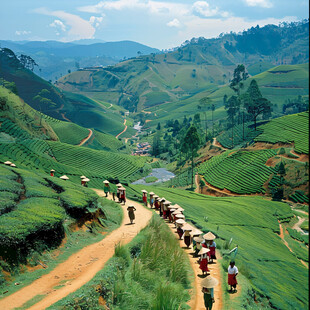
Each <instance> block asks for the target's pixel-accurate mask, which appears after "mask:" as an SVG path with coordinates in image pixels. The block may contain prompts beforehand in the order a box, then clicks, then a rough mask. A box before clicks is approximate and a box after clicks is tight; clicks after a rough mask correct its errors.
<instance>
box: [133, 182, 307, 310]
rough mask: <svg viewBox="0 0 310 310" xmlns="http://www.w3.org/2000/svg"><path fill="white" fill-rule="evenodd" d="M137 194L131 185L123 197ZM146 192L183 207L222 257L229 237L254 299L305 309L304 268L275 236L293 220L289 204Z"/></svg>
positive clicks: (167, 191) (158, 190)
mask: <svg viewBox="0 0 310 310" xmlns="http://www.w3.org/2000/svg"><path fill="white" fill-rule="evenodd" d="M141 189H142V186H139V185H135V186H130V188H128V196H132V197H133V196H134V195H135V193H138V192H140V191H141ZM150 190H152V191H154V192H155V194H157V195H159V196H160V197H165V198H166V199H168V200H169V201H171V202H172V203H177V204H179V205H180V206H182V207H183V208H184V209H185V211H184V214H185V217H186V219H187V221H192V222H193V223H194V224H195V225H196V226H197V227H198V228H199V229H202V230H203V231H204V232H207V231H212V232H213V233H214V234H215V235H216V236H217V237H218V238H217V243H218V244H219V246H221V245H222V252H223V253H225V252H227V250H225V249H224V244H225V243H227V242H229V240H230V239H231V238H232V243H231V247H234V246H235V245H238V247H239V251H238V255H237V258H236V264H237V266H240V267H241V266H242V269H241V270H243V271H240V272H243V273H244V275H246V277H247V281H248V282H249V283H250V285H251V287H252V289H254V290H255V291H256V293H257V294H258V295H261V296H265V297H267V298H268V299H269V302H270V304H271V306H272V307H274V308H277V309H287V308H288V307H289V308H292V309H305V305H307V304H308V284H307V283H308V278H307V269H306V268H305V267H304V266H303V265H302V264H301V263H300V262H299V260H298V259H297V258H296V257H295V255H294V254H292V253H291V252H290V251H289V250H288V249H287V248H286V246H285V245H284V244H283V243H282V241H281V239H280V237H279V236H278V234H279V224H278V221H277V219H278V218H280V217H281V218H284V217H288V218H290V217H292V216H293V214H292V212H291V209H290V207H289V205H288V204H285V203H281V202H273V201H269V200H266V199H263V198H261V197H229V198H227V197H225V198H217V197H210V196H205V195H200V194H196V193H193V192H186V191H184V190H178V189H166V188H161V187H154V186H151V187H150ZM291 275H294V277H293V278H292V276H291ZM279 279H281V280H279ZM248 298H250V297H249V296H248ZM244 303H245V304H247V301H246V300H244Z"/></svg>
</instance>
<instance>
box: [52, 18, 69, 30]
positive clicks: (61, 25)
mask: <svg viewBox="0 0 310 310" xmlns="http://www.w3.org/2000/svg"><path fill="white" fill-rule="evenodd" d="M50 27H53V28H57V29H61V30H62V31H66V26H65V24H64V23H63V22H62V21H61V20H59V19H55V20H54V21H53V22H52V23H51V24H50Z"/></svg>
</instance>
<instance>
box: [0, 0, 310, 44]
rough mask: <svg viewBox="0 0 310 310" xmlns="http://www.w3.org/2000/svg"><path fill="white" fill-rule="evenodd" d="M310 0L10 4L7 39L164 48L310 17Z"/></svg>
mask: <svg viewBox="0 0 310 310" xmlns="http://www.w3.org/2000/svg"><path fill="white" fill-rule="evenodd" d="M308 12H309V3H308V1H307V0H207V1H205V0H198V1H191V0H161V1H157V0H108V1H100V0H97V1H96V0H87V1H86V0H62V1H60V0H10V1H5V2H4V1H3V3H2V4H1V11H0V29H1V31H0V39H2V40H40V41H45V40H58V41H64V42H68V41H73V40H79V39H91V38H95V39H101V40H104V41H120V40H133V41H137V42H140V43H143V44H146V45H149V46H152V47H157V48H159V49H169V48H172V47H176V46H179V45H180V44H181V43H183V42H184V41H185V40H189V39H191V38H193V37H200V36H203V37H206V38H211V37H216V36H218V35H219V34H220V33H222V32H224V33H225V32H230V31H235V32H239V31H242V30H244V29H248V28H250V27H252V26H256V25H260V26H263V25H266V24H279V22H281V21H289V22H290V21H298V20H301V19H305V18H309V13H308Z"/></svg>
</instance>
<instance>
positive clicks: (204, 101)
mask: <svg viewBox="0 0 310 310" xmlns="http://www.w3.org/2000/svg"><path fill="white" fill-rule="evenodd" d="M211 104H212V99H211V98H209V97H204V98H201V99H200V100H199V105H198V108H199V109H201V110H203V115H204V123H205V130H206V141H208V121H207V109H208V107H210V105H211Z"/></svg>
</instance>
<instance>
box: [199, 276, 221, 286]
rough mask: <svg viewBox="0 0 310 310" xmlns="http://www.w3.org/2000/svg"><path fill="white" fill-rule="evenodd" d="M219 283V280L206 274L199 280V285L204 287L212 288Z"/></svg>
mask: <svg viewBox="0 0 310 310" xmlns="http://www.w3.org/2000/svg"><path fill="white" fill-rule="evenodd" d="M218 284H219V281H218V280H217V279H215V278H213V277H211V276H207V277H206V278H204V279H203V280H202V281H201V286H202V287H205V288H212V287H215V286H217V285H218Z"/></svg>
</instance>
